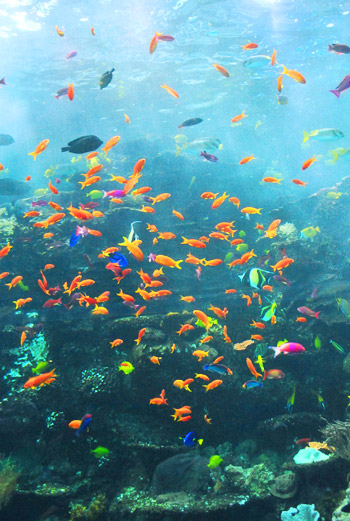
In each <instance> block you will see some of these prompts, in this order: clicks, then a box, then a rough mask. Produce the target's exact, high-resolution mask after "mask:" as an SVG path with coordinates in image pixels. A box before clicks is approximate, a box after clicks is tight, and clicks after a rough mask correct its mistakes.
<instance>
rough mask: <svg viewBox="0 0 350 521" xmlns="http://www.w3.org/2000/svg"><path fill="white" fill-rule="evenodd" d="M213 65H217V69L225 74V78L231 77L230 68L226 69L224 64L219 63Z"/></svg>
mask: <svg viewBox="0 0 350 521" xmlns="http://www.w3.org/2000/svg"><path fill="white" fill-rule="evenodd" d="M213 67H215V69H216V70H217V71H218V72H220V74H222V75H223V76H225V78H229V77H230V74H229V72H228V70H226V69H225V67H223V66H222V65H218V63H213Z"/></svg>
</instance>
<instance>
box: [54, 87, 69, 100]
mask: <svg viewBox="0 0 350 521" xmlns="http://www.w3.org/2000/svg"><path fill="white" fill-rule="evenodd" d="M67 94H68V87H63V89H60V90H58V91H57V94H56V96H55V98H56V99H60V98H62V97H63V96H67Z"/></svg>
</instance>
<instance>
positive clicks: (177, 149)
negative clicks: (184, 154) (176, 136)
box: [175, 145, 182, 157]
mask: <svg viewBox="0 0 350 521" xmlns="http://www.w3.org/2000/svg"><path fill="white" fill-rule="evenodd" d="M181 150H182V148H181V147H179V145H176V154H175V157H178V156H179V155H180V154H181Z"/></svg>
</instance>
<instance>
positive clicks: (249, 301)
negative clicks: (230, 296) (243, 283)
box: [242, 294, 252, 306]
mask: <svg viewBox="0 0 350 521" xmlns="http://www.w3.org/2000/svg"><path fill="white" fill-rule="evenodd" d="M242 298H245V299H247V306H250V305H251V303H252V299H251V297H250V296H249V295H244V294H243V295H242Z"/></svg>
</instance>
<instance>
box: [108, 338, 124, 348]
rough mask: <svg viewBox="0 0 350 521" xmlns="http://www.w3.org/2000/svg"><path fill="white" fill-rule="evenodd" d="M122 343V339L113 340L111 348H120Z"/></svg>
mask: <svg viewBox="0 0 350 521" xmlns="http://www.w3.org/2000/svg"><path fill="white" fill-rule="evenodd" d="M122 343H123V340H122V339H121V338H116V339H115V340H113V342H110V344H111V348H113V347H118V346H120V345H121V344H122Z"/></svg>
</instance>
